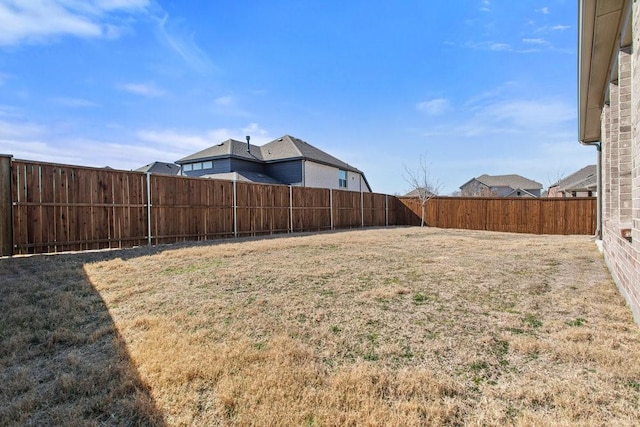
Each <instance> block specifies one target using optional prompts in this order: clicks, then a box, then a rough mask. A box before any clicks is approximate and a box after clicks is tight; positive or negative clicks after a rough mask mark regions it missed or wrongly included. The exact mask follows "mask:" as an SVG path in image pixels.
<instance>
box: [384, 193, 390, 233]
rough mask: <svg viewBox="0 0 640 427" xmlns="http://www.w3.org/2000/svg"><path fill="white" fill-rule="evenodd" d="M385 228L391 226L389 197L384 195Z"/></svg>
mask: <svg viewBox="0 0 640 427" xmlns="http://www.w3.org/2000/svg"><path fill="white" fill-rule="evenodd" d="M384 226H385V227H388V226H389V196H388V195H386V194H385V195H384Z"/></svg>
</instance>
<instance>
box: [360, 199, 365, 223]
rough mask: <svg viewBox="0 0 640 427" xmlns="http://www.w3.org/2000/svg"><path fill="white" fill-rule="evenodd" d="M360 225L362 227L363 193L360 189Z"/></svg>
mask: <svg viewBox="0 0 640 427" xmlns="http://www.w3.org/2000/svg"><path fill="white" fill-rule="evenodd" d="M360 226H361V227H362V228H364V193H363V192H362V190H360Z"/></svg>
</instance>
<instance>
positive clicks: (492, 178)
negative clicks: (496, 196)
mask: <svg viewBox="0 0 640 427" xmlns="http://www.w3.org/2000/svg"><path fill="white" fill-rule="evenodd" d="M475 179H476V180H477V181H478V182H480V183H482V184H484V185H486V186H487V187H511V188H513V189H522V190H527V191H530V190H540V189H542V184H540V183H539V182H537V181H533V180H531V179H528V178H525V177H523V176H520V175H516V174H511V175H487V174H484V175H480V176H479V177H477V178H475ZM469 182H470V181H469ZM464 185H466V183H465V184H464ZM464 185H463V186H464Z"/></svg>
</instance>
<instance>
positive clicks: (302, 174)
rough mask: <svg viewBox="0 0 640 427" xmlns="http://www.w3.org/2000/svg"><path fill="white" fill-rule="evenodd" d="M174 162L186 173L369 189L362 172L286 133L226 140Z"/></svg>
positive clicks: (359, 189)
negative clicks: (264, 139)
mask: <svg viewBox="0 0 640 427" xmlns="http://www.w3.org/2000/svg"><path fill="white" fill-rule="evenodd" d="M247 139H248V137H247ZM176 163H177V164H178V165H180V166H181V168H182V174H183V175H187V176H199V177H207V178H216V179H231V180H244V181H251V182H261V183H269V184H273V183H278V184H286V185H296V186H302V187H316V188H332V189H339V190H350V191H362V192H370V191H371V187H370V186H369V183H368V182H367V179H366V178H365V176H364V173H362V172H361V171H359V170H358V169H356V168H354V167H353V166H351V165H349V164H347V163H345V162H343V161H342V160H339V159H337V158H335V157H333V156H331V155H330V154H327V153H325V152H324V151H322V150H320V149H318V148H316V147H314V146H312V145H311V144H309V143H307V142H305V141H303V140H301V139H298V138H295V137H293V136H290V135H285V136H283V137H281V138H278V139H275V140H273V141H271V142H269V143H268V144H265V145H262V146H256V145H252V144H249V141H248V140H247V142H246V143H245V142H240V141H236V140H234V139H228V140H226V141H224V142H222V143H220V144H217V145H214V146H212V147H209V148H206V149H204V150H202V151H199V152H197V153H194V154H191V155H189V156H186V157H183V158H182V159H180V160H178V161H176Z"/></svg>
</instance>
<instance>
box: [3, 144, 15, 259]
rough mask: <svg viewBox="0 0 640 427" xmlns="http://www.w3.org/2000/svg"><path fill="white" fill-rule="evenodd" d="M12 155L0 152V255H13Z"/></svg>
mask: <svg viewBox="0 0 640 427" xmlns="http://www.w3.org/2000/svg"><path fill="white" fill-rule="evenodd" d="M12 161H13V155H11V154H0V221H1V223H0V255H1V256H11V255H13V199H12V197H11V162H12Z"/></svg>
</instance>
